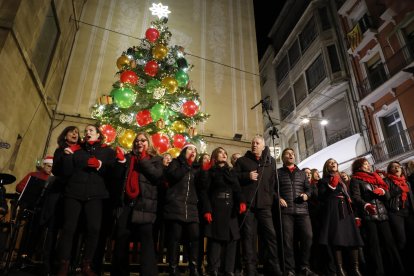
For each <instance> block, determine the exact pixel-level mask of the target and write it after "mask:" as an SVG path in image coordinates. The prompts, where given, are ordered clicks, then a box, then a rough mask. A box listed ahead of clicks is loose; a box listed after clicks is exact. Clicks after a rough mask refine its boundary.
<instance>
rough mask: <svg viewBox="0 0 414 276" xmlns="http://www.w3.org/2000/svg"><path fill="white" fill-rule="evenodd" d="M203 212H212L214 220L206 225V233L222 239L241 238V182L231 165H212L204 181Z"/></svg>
mask: <svg viewBox="0 0 414 276" xmlns="http://www.w3.org/2000/svg"><path fill="white" fill-rule="evenodd" d="M202 187H203V189H202V191H201V193H200V194H201V202H202V206H203V207H202V208H203V209H202V210H203V214H205V213H207V212H209V213H211V214H212V217H213V221H212V223H211V224H206V225H205V230H204V231H205V232H204V233H205V235H206V236H207V237H209V238H213V239H216V240H222V241H231V240H238V239H239V238H240V231H239V223H238V213H239V206H240V203H241V202H245V200H244V199H241V197H242V196H241V190H240V184H239V181H238V179H237V176H236V174H235V173H234V171H233V170H231V168H230V167H229V166H224V167H219V166H214V167H212V168H211V169H210V170H209V171H208V173H207V177H206V178H204V181H203V183H202Z"/></svg>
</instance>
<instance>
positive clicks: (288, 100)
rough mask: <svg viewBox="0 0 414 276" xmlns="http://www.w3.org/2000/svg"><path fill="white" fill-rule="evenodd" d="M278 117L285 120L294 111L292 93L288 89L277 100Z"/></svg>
mask: <svg viewBox="0 0 414 276" xmlns="http://www.w3.org/2000/svg"><path fill="white" fill-rule="evenodd" d="M279 108H280V117H281V119H282V120H284V119H286V117H287V116H289V114H290V113H292V111H293V109H294V105H293V95H292V91H291V90H290V89H289V90H288V92H286V94H285V95H283V97H282V98H281V99H280V100H279Z"/></svg>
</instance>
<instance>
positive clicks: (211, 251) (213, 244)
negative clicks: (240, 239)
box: [207, 239, 238, 272]
mask: <svg viewBox="0 0 414 276" xmlns="http://www.w3.org/2000/svg"><path fill="white" fill-rule="evenodd" d="M237 244H238V243H237V240H232V241H219V240H215V239H208V251H207V259H208V267H209V269H208V270H209V271H217V272H218V271H219V269H220V263H221V258H220V256H221V253H222V251H223V252H224V254H223V260H224V272H234V263H235V259H236V249H237Z"/></svg>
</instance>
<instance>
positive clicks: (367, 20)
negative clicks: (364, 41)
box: [358, 14, 374, 34]
mask: <svg viewBox="0 0 414 276" xmlns="http://www.w3.org/2000/svg"><path fill="white" fill-rule="evenodd" d="M358 24H359V27H360V28H361V33H362V34H363V33H365V32H366V31H367V30H368V29H370V28H373V27H374V24H373V23H372V19H371V17H370V16H368V14H364V16H363V17H362V18H361V19H360V20H359V21H358Z"/></svg>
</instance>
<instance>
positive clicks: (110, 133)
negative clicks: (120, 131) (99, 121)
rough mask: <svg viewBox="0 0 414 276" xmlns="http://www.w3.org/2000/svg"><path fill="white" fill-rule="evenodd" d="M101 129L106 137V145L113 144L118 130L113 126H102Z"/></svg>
mask: <svg viewBox="0 0 414 276" xmlns="http://www.w3.org/2000/svg"><path fill="white" fill-rule="evenodd" d="M99 129H100V130H101V132H102V134H103V136H104V137H105V143H112V142H113V141H115V137H116V130H115V129H114V128H113V127H112V126H111V125H101V127H100V128H99Z"/></svg>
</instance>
